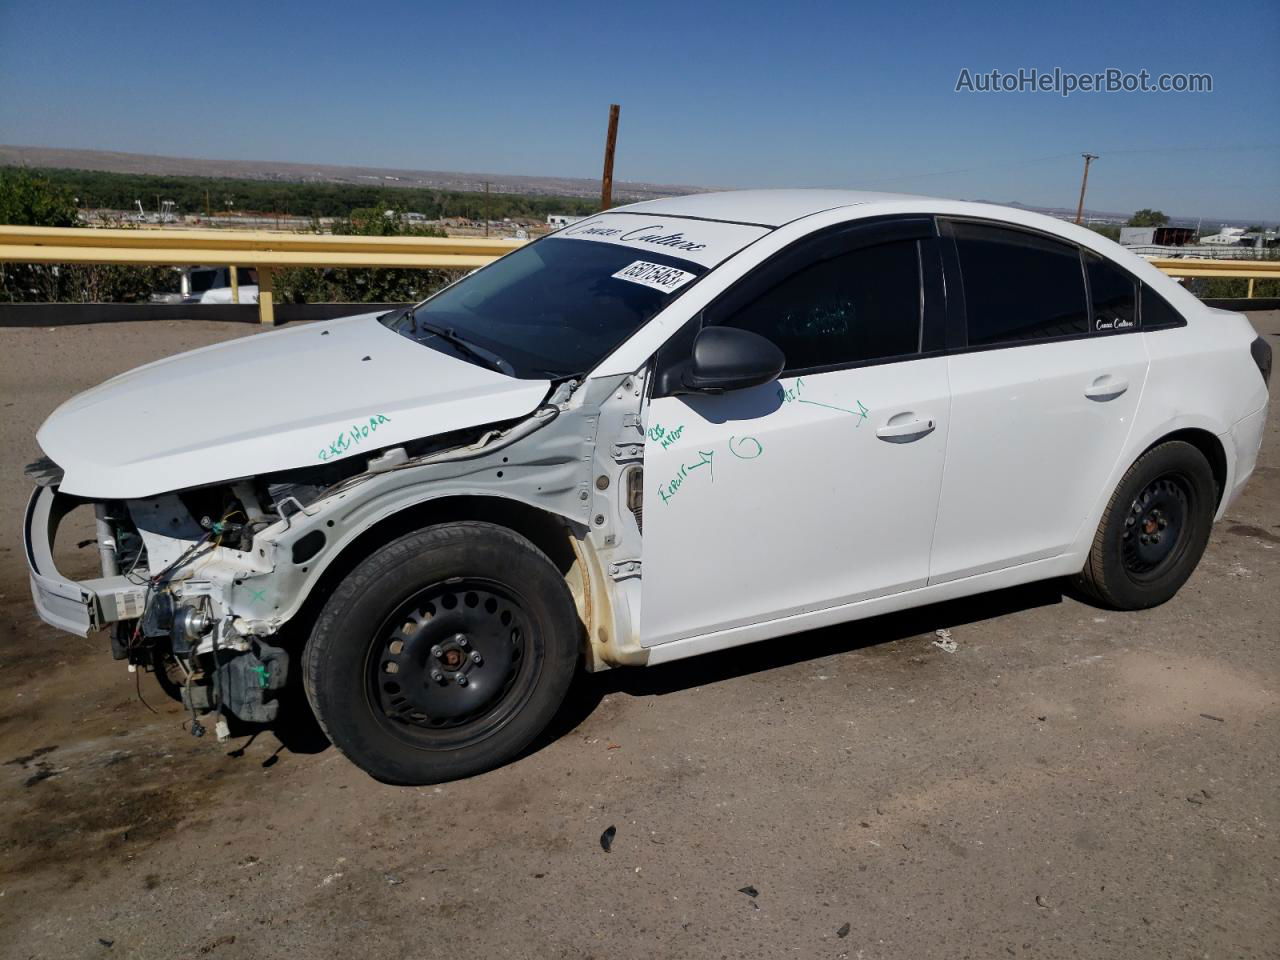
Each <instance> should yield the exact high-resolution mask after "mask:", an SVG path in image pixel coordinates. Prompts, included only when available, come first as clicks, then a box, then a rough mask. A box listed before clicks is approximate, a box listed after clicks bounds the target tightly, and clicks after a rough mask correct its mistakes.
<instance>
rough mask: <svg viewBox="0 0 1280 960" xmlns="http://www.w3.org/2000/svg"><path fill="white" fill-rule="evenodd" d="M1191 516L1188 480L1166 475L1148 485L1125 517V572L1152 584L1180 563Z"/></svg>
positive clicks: (1121, 545)
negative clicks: (1179, 558)
mask: <svg viewBox="0 0 1280 960" xmlns="http://www.w3.org/2000/svg"><path fill="white" fill-rule="evenodd" d="M1189 514H1190V493H1189V490H1188V487H1187V483H1186V480H1185V478H1182V477H1178V476H1177V475H1166V476H1162V477H1159V478H1157V479H1156V480H1153V481H1152V482H1151V483H1149V484H1147V486H1146V487H1144V488H1143V490H1142V492H1141V493H1139V494H1138V495H1137V496H1136V497H1134V498H1133V502H1132V503H1130V505H1129V511H1128V514H1127V515H1126V516H1125V521H1124V523H1125V529H1124V535H1123V537H1122V539H1121V541H1120V555H1121V559H1122V561H1123V563H1124V569H1125V572H1126V573H1128V574H1129V576H1131V577H1133V578H1134V579H1135V580H1138V581H1140V582H1141V581H1149V580H1154V579H1155V578H1157V577H1159V576H1160V575H1161V574H1162V573H1163V572H1164V571H1165V570H1167V569H1168V568H1169V567H1170V566H1172V565H1173V564H1174V563H1176V562H1177V560H1178V557H1179V556H1180V555H1181V551H1182V549H1183V548H1184V547H1185V539H1184V538H1183V536H1182V534H1183V531H1184V530H1185V529H1186V526H1187V517H1188V516H1189Z"/></svg>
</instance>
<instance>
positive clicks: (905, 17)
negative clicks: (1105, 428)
mask: <svg viewBox="0 0 1280 960" xmlns="http://www.w3.org/2000/svg"><path fill="white" fill-rule="evenodd" d="M1055 67H1056V68H1060V69H1062V70H1063V71H1068V72H1074V73H1080V74H1083V73H1093V72H1096V71H1101V70H1105V69H1107V68H1109V67H1114V68H1118V69H1120V70H1123V71H1132V72H1135V73H1136V72H1137V71H1139V70H1142V69H1146V70H1148V71H1150V73H1151V74H1152V75H1153V76H1155V75H1158V74H1161V73H1177V72H1185V73H1208V74H1210V75H1211V76H1212V78H1213V91H1212V92H1211V93H1196V94H1192V93H1080V92H1077V93H1075V94H1074V95H1072V96H1070V97H1066V98H1064V97H1061V96H1060V95H1058V94H1056V93H1030V92H1026V93H968V92H956V89H955V88H956V84H957V80H958V78H959V77H960V74H961V70H963V69H967V70H969V71H970V73H971V75H977V74H982V73H989V72H990V71H991V70H993V69H994V70H1000V71H1003V72H1008V73H1014V72H1016V71H1017V70H1018V69H1019V68H1025V69H1028V70H1029V69H1031V68H1036V69H1038V70H1040V71H1052V70H1053V69H1054V68H1055ZM1278 91H1280V3H1277V2H1275V0H1263V2H1254V3H1246V4H1236V5H1231V6H1229V7H1224V6H1223V5H1221V4H1212V3H1203V2H1202V0H1196V2H1194V3H1182V2H1178V0H1174V2H1166V3H1162V4H1160V5H1158V6H1152V5H1151V4H1150V3H1124V2H1115V0H1112V2H1106V3H1090V2H1080V3H1072V4H1046V3H1035V4H1016V3H985V2H967V3H956V2H946V3H933V2H927V0H917V2H903V0H898V2H895V3H885V4H870V3H867V4H861V3H853V2H845V3H809V2H798V0H772V2H763V0H738V2H736V3H717V2H703V3H699V2H696V0H685V2H683V3H665V2H645V3H642V4H619V3H613V4H611V3H602V2H599V0H597V2H594V3H578V2H560V3H558V2H555V0H540V2H536V3H535V2H529V0H524V2H521V3H506V2H503V0H489V2H485V3H457V2H453V3H435V2H431V0H386V2H383V0H365V2H363V3H359V4H352V3H336V2H331V0H311V2H307V3H294V2H291V0H273V2H271V3H262V2H260V0H259V2H255V3H240V2H235V0H232V2H223V3H218V4H205V3H202V4H185V3H182V2H176V0H168V2H164V3H150V2H130V0H113V2H110V3H103V2H102V0H36V2H29V0H0V143H7V144H20V145H27V146H54V147H78V148H85V149H95V150H119V151H127V152H137V153H160V154H168V155H174V156H194V157H210V158H220V159H244V160H277V161H297V162H303V163H337V164H359V165H369V166H392V167H402V168H406V169H424V170H455V171H463V172H477V173H499V174H530V175H536V176H577V177H598V176H599V175H600V168H601V155H602V151H603V140H604V128H605V124H606V121H607V114H608V106H609V104H610V103H619V104H621V105H622V114H621V124H620V128H619V135H618V152H617V165H616V170H615V177H616V178H617V179H619V180H637V181H648V182H657V183H671V184H691V185H700V186H723V187H775V186H830V187H852V188H867V189H875V190H892V191H899V192H903V193H920V194H931V195H937V196H945V197H955V198H965V199H981V200H990V201H994V202H1000V203H1004V202H1010V201H1019V202H1022V203H1026V204H1032V205H1039V206H1055V207H1067V208H1073V207H1074V206H1075V203H1076V199H1077V196H1078V193H1079V189H1080V173H1081V167H1082V160H1081V158H1080V154H1081V153H1082V152H1085V151H1088V152H1090V153H1094V154H1098V155H1099V159H1098V160H1097V161H1095V162H1094V164H1093V166H1092V168H1091V170H1090V174H1089V194H1088V206H1089V207H1090V208H1092V209H1095V210H1111V211H1120V212H1128V211H1131V210H1134V209H1137V208H1141V207H1153V208H1157V209H1161V210H1164V211H1165V212H1166V213H1168V214H1171V215H1175V216H1192V217H1199V216H1202V217H1206V218H1213V217H1219V218H1243V219H1256V220H1259V221H1280V93H1278Z"/></svg>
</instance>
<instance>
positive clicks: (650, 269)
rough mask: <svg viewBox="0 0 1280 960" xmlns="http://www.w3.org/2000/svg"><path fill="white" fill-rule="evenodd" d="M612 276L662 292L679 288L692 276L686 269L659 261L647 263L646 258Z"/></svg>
mask: <svg viewBox="0 0 1280 960" xmlns="http://www.w3.org/2000/svg"><path fill="white" fill-rule="evenodd" d="M613 276H614V277H615V278H616V279H618V280H630V281H631V282H632V283H639V284H641V285H643V286H646V287H653V289H655V290H661V291H663V292H664V293H670V292H671V291H673V290H679V289H680V288H681V287H683V286H684V285H685V284H686V283H688V282H689V281H690V280H692V279H693V277H694V275H693V274H692V273H689V272H688V271H687V270H679V269H677V268H676V267H667V266H664V265H663V264H661V263H649V262H648V261H646V260H637V261H636V262H635V263H633V264H631V265H630V266H627V267H623V268H622V269H621V270H619V271H618V272H617V273H615V274H614V275H613Z"/></svg>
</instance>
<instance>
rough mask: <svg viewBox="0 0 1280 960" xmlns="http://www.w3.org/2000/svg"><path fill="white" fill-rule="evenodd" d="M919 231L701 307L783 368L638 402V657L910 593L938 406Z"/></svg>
mask: <svg viewBox="0 0 1280 960" xmlns="http://www.w3.org/2000/svg"><path fill="white" fill-rule="evenodd" d="M927 231H931V226H928V225H922V224H920V223H919V222H917V223H916V226H915V228H913V229H910V230H903V229H899V230H898V231H897V232H896V234H895V233H892V232H891V235H893V236H894V237H895V238H894V239H890V240H888V241H884V240H883V236H884V234H883V231H881V232H878V233H877V232H875V231H872V232H870V233H868V232H867V231H858V230H854V231H849V230H847V229H846V230H844V231H842V232H838V233H837V234H836V235H835V236H831V237H823V238H815V239H814V240H812V241H807V242H805V243H804V244H803V245H801V246H800V247H799V248H793V249H792V250H790V251H788V252H787V253H784V254H783V255H780V262H779V263H777V264H774V265H772V267H771V266H770V265H769V264H766V265H765V266H764V267H762V268H761V270H762V271H766V273H765V274H764V277H765V278H766V280H765V281H762V280H761V278H755V279H754V280H753V281H752V285H751V286H749V287H746V288H745V290H741V291H738V293H737V294H735V292H734V291H730V293H729V294H728V295H726V297H725V298H722V300H721V301H718V302H717V303H716V304H713V305H712V307H710V308H708V310H707V311H706V313H705V316H704V317H703V322H704V323H707V324H717V323H720V324H727V325H732V326H739V327H742V328H745V329H749V330H752V331H753V332H756V333H759V334H761V335H763V336H766V337H768V338H769V339H771V340H773V342H774V343H776V344H777V345H778V346H779V347H780V348H782V350H783V352H784V353H785V354H786V356H787V369H786V370H785V371H784V374H783V376H782V377H781V378H780V379H779V380H778V381H777V382H775V383H771V384H768V385H764V386H760V387H755V388H751V389H746V390H739V391H733V392H729V393H725V394H723V395H719V396H705V395H688V394H680V393H678V392H677V393H675V394H674V395H667V396H656V397H655V398H653V399H652V400H651V401H650V403H649V404H648V407H647V411H646V417H645V427H646V438H647V439H646V444H645V457H644V478H645V479H644V546H643V560H644V574H643V580H642V588H641V637H642V641H643V643H644V645H645V646H653V645H656V644H661V643H666V642H668V641H672V640H678V639H683V638H687V637H693V636H699V635H704V634H708V633H713V632H716V631H722V630H729V629H733V628H735V627H740V626H746V625H750V624H759V623H764V622H767V621H774V620H781V619H783V618H787V617H792V616H795V615H797V614H803V613H806V612H810V611H815V610H820V609H823V608H827V607H832V606H836V605H840V604H845V603H850V602H853V601H857V600H861V599H865V598H870V597H876V596H882V595H885V594H890V593H895V592H898V591H902V590H909V589H912V588H914V587H920V586H923V585H924V584H925V582H926V579H927V577H928V565H929V548H930V542H931V538H932V535H933V526H934V520H935V515H936V508H937V503H938V496H939V490H940V486H941V482H942V464H943V453H944V451H945V449H946V440H947V429H948V424H947V406H948V399H949V394H948V387H947V376H946V359H945V358H944V357H942V356H924V355H923V354H922V347H923V345H924V344H923V339H922V338H923V332H922V331H923V330H924V327H925V306H926V302H925V300H926V298H925V295H924V293H923V292H922V290H923V284H922V276H921V270H922V267H921V263H922V257H924V256H926V255H931V254H932V251H933V242H934V241H933V240H932V239H930V238H927V237H926V238H923V239H922V238H918V237H917V236H915V234H916V233H924V232H927ZM877 238H879V242H875V241H877ZM736 289H737V288H735V290H736ZM660 362H661V361H660ZM658 382H661V378H658ZM778 632H779V633H782V632H786V631H785V630H783V629H779V630H778Z"/></svg>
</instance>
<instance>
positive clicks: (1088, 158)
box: [1076, 153, 1098, 223]
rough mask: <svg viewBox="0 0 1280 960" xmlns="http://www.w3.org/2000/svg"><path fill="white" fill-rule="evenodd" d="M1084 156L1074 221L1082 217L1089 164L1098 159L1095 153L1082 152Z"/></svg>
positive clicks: (1078, 220) (1077, 221)
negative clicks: (1078, 200) (1078, 199)
mask: <svg viewBox="0 0 1280 960" xmlns="http://www.w3.org/2000/svg"><path fill="white" fill-rule="evenodd" d="M1080 156H1082V157H1084V177H1083V178H1081V180H1080V202H1079V203H1078V204H1077V205H1076V223H1079V222H1080V221H1081V220H1082V219H1083V218H1084V188H1085V187H1086V186H1088V185H1089V164H1090V163H1092V162H1093V161H1094V160H1097V159H1098V155H1097V154H1096V153H1082V154H1080Z"/></svg>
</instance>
